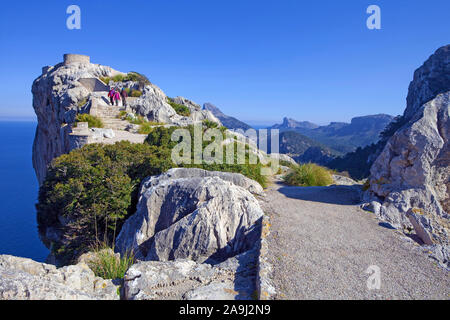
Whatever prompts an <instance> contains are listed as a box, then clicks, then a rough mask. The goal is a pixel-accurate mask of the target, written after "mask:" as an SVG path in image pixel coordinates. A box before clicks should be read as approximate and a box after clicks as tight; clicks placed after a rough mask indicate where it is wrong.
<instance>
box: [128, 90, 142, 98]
mask: <svg viewBox="0 0 450 320" xmlns="http://www.w3.org/2000/svg"><path fill="white" fill-rule="evenodd" d="M130 96H131V97H135V98H139V97H140V96H142V91H140V90H131V94H130Z"/></svg>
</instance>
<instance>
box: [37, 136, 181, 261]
mask: <svg viewBox="0 0 450 320" xmlns="http://www.w3.org/2000/svg"><path fill="white" fill-rule="evenodd" d="M171 167H173V164H172V162H171V160H170V153H169V151H168V150H165V149H163V148H156V147H152V146H149V145H147V144H131V143H130V142H128V141H121V142H117V143H116V144H114V145H101V144H89V145H86V146H84V147H83V148H81V149H77V150H74V151H72V152H70V153H69V154H64V155H62V156H60V157H58V158H56V159H55V160H54V161H53V162H52V164H51V165H50V167H49V170H48V173H47V176H46V179H45V181H44V183H43V184H42V185H41V187H40V189H39V202H38V204H37V205H36V208H37V218H38V226H39V229H40V230H41V232H42V231H44V234H45V230H46V228H48V227H50V228H52V229H54V230H59V232H61V233H62V234H63V237H62V238H61V239H60V241H57V242H54V243H47V245H51V250H52V253H54V254H55V255H56V256H57V258H58V259H59V260H60V261H62V262H63V263H70V262H72V261H73V259H74V258H75V257H77V256H78V255H79V254H82V253H84V252H85V251H86V250H88V249H89V247H90V246H92V245H93V244H96V243H98V242H99V241H103V242H107V243H112V242H113V241H114V238H115V236H116V235H117V233H118V232H119V230H120V228H121V226H122V224H123V222H124V220H125V219H126V218H127V217H128V216H129V215H130V214H132V213H134V212H135V210H136V204H137V196H138V187H139V184H140V182H141V180H142V179H143V178H145V177H148V176H152V175H156V174H160V173H162V172H164V171H166V170H168V169H169V168H171ZM44 240H45V239H44Z"/></svg>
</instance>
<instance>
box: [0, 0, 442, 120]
mask: <svg viewBox="0 0 450 320" xmlns="http://www.w3.org/2000/svg"><path fill="white" fill-rule="evenodd" d="M70 4H77V5H79V6H80V8H81V11H82V12H81V13H82V16H81V19H82V29H81V30H68V29H67V28H66V19H67V17H68V15H67V14H66V8H67V7H68V6H69V5H70ZM370 4H376V5H378V6H380V8H381V24H382V29H381V30H368V29H367V28H366V19H367V17H368V16H369V15H368V14H366V8H367V7H368V6H369V5H370ZM449 12H450V1H448V0H434V1H411V0H408V1H407V0H395V1H393V0H389V1H378V0H371V1H360V0H346V1H331V0H330V1H300V0H292V1H286V0H277V1H263V0H258V1H253V0H227V1H218V0H201V1H200V0H183V1H181V0H170V1H168V0H148V1H143V0H141V1H131V0H128V1H100V0H90V1H80V0H72V1H63V0H58V1H43V0H40V1H3V2H2V8H1V12H0V23H1V25H0V34H1V48H0V49H1V50H0V61H1V72H0V84H1V88H2V98H1V100H0V101H1V102H0V117H1V118H5V117H22V118H23V117H28V118H29V117H33V115H34V113H33V110H32V104H31V101H32V95H31V84H32V82H33V80H34V79H35V78H36V77H37V76H39V74H40V71H41V67H42V66H44V65H49V64H56V63H58V62H60V61H61V60H62V55H63V54H64V53H82V54H87V55H90V56H91V61H93V62H94V63H100V64H104V65H110V66H112V67H113V68H115V69H118V70H120V71H124V72H126V71H130V70H135V71H139V72H142V73H144V74H146V75H147V76H148V77H149V79H150V80H151V81H152V82H154V83H155V84H157V85H158V86H159V87H161V88H162V89H163V90H164V91H165V92H166V94H168V95H169V96H177V95H181V96H184V97H187V98H189V99H191V100H194V101H195V102H197V103H199V104H203V103H204V102H212V103H214V104H216V105H217V106H218V107H220V108H221V109H222V110H223V111H224V112H225V113H227V114H230V115H233V116H236V117H238V118H240V119H242V120H245V121H249V122H251V123H253V124H256V123H274V122H280V121H281V119H282V117H283V116H289V117H292V118H295V119H298V120H309V121H313V122H317V123H319V124H324V123H327V122H329V121H349V120H350V119H351V118H352V117H354V116H358V115H367V114H375V113H388V114H393V115H395V114H400V113H402V112H403V110H404V108H405V98H406V94H407V88H408V84H409V82H410V81H411V79H412V76H413V72H414V70H415V69H416V68H417V67H419V66H420V65H421V64H422V63H423V62H424V61H425V60H426V59H427V58H428V57H429V56H430V55H431V54H432V53H433V52H434V51H435V50H436V49H437V48H438V47H440V46H442V45H445V44H448V43H450V19H449V17H448V14H449Z"/></svg>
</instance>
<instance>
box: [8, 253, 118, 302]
mask: <svg viewBox="0 0 450 320" xmlns="http://www.w3.org/2000/svg"><path fill="white" fill-rule="evenodd" d="M117 288H118V287H117V286H116V285H114V284H113V283H112V281H111V280H104V279H102V278H99V277H96V276H95V275H94V273H93V272H92V271H91V270H90V269H89V267H88V266H87V265H86V264H84V263H80V264H77V265H71V266H67V267H64V268H61V269H57V268H56V267H55V266H53V265H49V264H45V263H39V262H35V261H33V260H31V259H25V258H18V257H13V256H8V255H0V300H3V299H5V300H118V299H119V295H118V294H117Z"/></svg>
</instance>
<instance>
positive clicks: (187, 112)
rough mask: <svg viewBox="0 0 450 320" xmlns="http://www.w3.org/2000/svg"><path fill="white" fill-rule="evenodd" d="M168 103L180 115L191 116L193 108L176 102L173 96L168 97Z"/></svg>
mask: <svg viewBox="0 0 450 320" xmlns="http://www.w3.org/2000/svg"><path fill="white" fill-rule="evenodd" d="M167 103H168V104H170V106H171V107H172V108H173V109H174V110H175V112H176V113H178V114H179V115H180V116H184V117H189V116H190V115H191V110H189V108H188V107H186V106H183V105H182V104H178V103H175V102H174V101H173V99H172V98H167Z"/></svg>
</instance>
